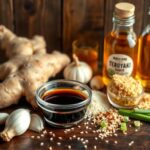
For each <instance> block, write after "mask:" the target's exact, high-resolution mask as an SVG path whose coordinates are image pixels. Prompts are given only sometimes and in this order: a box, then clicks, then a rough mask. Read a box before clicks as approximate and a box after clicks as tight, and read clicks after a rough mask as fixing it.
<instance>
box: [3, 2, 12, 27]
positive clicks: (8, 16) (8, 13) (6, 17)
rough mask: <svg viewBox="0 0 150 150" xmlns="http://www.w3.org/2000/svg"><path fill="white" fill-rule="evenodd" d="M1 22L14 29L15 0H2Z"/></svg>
mask: <svg viewBox="0 0 150 150" xmlns="http://www.w3.org/2000/svg"><path fill="white" fill-rule="evenodd" d="M0 24H3V25H5V26H6V27H8V28H9V29H11V30H13V26H14V24H13V0H0Z"/></svg>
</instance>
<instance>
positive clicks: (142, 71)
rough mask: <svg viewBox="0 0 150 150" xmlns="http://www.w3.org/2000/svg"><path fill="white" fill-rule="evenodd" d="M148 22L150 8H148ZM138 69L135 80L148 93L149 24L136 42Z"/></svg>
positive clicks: (149, 74) (149, 63) (149, 85)
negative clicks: (139, 82) (138, 81)
mask: <svg viewBox="0 0 150 150" xmlns="http://www.w3.org/2000/svg"><path fill="white" fill-rule="evenodd" d="M148 14H149V20H150V7H149V12H148ZM138 42H139V43H138V69H137V78H138V79H139V80H140V81H141V83H142V85H143V87H144V88H145V90H146V91H150V22H149V24H148V25H147V26H146V27H145V29H144V31H143V33H142V34H141V36H140V37H139V41H138Z"/></svg>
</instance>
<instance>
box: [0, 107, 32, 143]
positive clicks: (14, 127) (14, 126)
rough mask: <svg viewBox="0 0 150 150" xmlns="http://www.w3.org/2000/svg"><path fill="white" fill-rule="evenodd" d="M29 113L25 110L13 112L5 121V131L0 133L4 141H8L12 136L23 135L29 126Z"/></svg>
mask: <svg viewBox="0 0 150 150" xmlns="http://www.w3.org/2000/svg"><path fill="white" fill-rule="evenodd" d="M30 120H31V119H30V112H29V110H27V109H17V110H15V111H13V112H12V113H11V114H10V115H9V117H8V118H7V120H6V123H5V129H4V131H2V132H1V133H0V137H1V138H2V139H3V140H4V141H10V140H11V139H12V138H13V137H14V136H18V135H21V134H23V133H24V132H25V131H26V130H27V129H28V128H29V124H30Z"/></svg>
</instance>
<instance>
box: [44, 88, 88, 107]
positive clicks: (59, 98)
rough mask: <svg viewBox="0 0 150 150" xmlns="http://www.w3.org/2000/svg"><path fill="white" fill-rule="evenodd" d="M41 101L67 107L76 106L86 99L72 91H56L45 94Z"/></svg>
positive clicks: (79, 93)
mask: <svg viewBox="0 0 150 150" xmlns="http://www.w3.org/2000/svg"><path fill="white" fill-rule="evenodd" d="M42 99H43V100H45V101H47V102H48V103H51V104H58V105H69V104H76V103H79V102H81V101H84V100H86V99H87V97H86V96H85V95H83V94H82V93H81V92H79V91H76V90H72V89H56V90H53V91H48V92H46V93H45V94H44V95H43V96H42Z"/></svg>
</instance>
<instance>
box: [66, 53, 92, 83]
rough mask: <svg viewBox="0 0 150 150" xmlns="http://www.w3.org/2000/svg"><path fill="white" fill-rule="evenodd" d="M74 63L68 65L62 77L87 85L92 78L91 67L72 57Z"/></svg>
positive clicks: (74, 56)
mask: <svg viewBox="0 0 150 150" xmlns="http://www.w3.org/2000/svg"><path fill="white" fill-rule="evenodd" d="M73 59H74V62H72V63H71V64H69V65H68V66H67V67H66V68H65V69H64V77H65V79H69V80H76V81H79V82H82V83H87V82H89V80H90V79H91V77H92V69H91V67H90V66H89V65H88V64H87V63H85V62H82V61H79V60H78V57H77V56H76V55H73Z"/></svg>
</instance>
